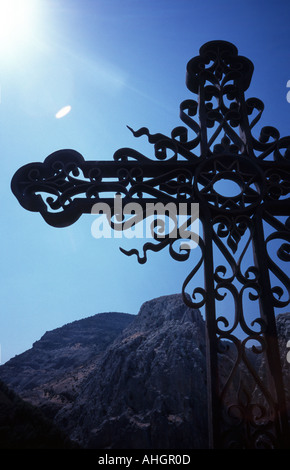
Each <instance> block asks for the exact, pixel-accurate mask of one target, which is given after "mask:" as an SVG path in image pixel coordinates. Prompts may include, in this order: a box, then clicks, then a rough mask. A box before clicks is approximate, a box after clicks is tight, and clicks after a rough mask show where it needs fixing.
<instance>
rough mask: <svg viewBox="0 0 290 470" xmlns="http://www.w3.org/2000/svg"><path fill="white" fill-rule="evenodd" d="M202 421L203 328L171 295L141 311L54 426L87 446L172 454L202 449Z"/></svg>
mask: <svg viewBox="0 0 290 470" xmlns="http://www.w3.org/2000/svg"><path fill="white" fill-rule="evenodd" d="M88 400H90V406H89V408H88V407H87V403H88ZM206 415H207V407H206V377H205V342H204V322H203V320H202V317H201V314H200V313H199V311H193V310H191V309H189V308H187V307H186V306H185V305H184V303H183V300H182V298H181V296H179V295H176V296H169V297H161V298H159V299H155V300H152V301H150V302H146V303H145V304H144V305H143V306H142V308H141V310H140V312H139V314H138V316H137V317H135V319H134V321H133V322H132V323H131V324H130V325H129V326H128V327H127V328H126V330H125V331H124V332H123V333H122V334H121V335H120V337H119V338H117V339H116V341H115V342H114V343H113V344H112V345H111V346H110V347H109V348H108V349H107V351H106V352H105V354H104V355H103V358H102V361H101V362H100V363H99V367H98V369H97V370H95V371H94V372H93V373H92V374H91V375H90V376H89V377H88V379H87V381H86V382H83V384H82V385H81V388H80V393H79V396H78V398H77V399H76V401H75V403H74V405H73V406H72V407H71V409H70V410H69V409H68V408H66V409H63V410H62V411H61V412H60V413H59V414H58V416H57V417H56V420H57V422H58V424H59V425H61V427H62V428H63V429H66V430H67V432H68V433H69V435H71V437H72V438H73V439H76V440H78V441H80V442H82V443H83V444H84V445H87V446H88V447H93V448H110V447H112V448H119V449H120V448H128V447H129V448H155V449H157V448H171V449H173V448H192V447H193V448H194V447H196V448H202V447H205V446H206V440H207V417H206Z"/></svg>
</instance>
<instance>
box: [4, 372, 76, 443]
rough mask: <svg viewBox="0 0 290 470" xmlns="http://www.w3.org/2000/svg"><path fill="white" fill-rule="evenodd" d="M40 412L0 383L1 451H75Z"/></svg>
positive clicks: (64, 436)
mask: <svg viewBox="0 0 290 470" xmlns="http://www.w3.org/2000/svg"><path fill="white" fill-rule="evenodd" d="M75 448H78V445H76V443H73V442H71V441H70V440H69V439H68V438H67V436H66V435H65V434H64V433H63V432H62V431H61V430H59V429H58V428H57V426H56V425H55V424H54V423H52V422H51V421H50V420H49V419H47V418H46V417H45V416H44V415H43V414H42V413H41V412H40V410H39V409H38V408H36V407H34V406H33V405H31V404H29V403H27V402H25V401H24V400H22V399H21V398H20V397H19V396H17V395H16V394H15V393H14V392H13V391H12V390H10V389H8V387H7V386H6V385H5V384H3V382H1V381H0V449H75Z"/></svg>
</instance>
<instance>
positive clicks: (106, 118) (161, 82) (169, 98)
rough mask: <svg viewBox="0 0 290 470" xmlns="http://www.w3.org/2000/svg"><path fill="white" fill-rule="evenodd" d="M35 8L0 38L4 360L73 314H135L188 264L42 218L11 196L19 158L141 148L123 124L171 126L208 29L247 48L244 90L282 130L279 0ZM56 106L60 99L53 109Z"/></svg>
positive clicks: (289, 123)
mask: <svg viewBox="0 0 290 470" xmlns="http://www.w3.org/2000/svg"><path fill="white" fill-rule="evenodd" d="M25 1H26V0H25ZM31 1H32V0H31ZM27 2H28V0H27ZM3 4H5V2H4V1H3ZM0 6H1V1H0ZM33 9H34V10H33V11H32V12H31V15H32V16H31V18H30V21H31V22H30V24H29V28H28V31H27V29H26V30H25V31H23V32H22V33H21V35H19V34H18V31H17V28H18V27H16V26H15V28H14V30H13V31H10V33H9V34H10V36H9V38H10V39H9V40H7V38H6V40H5V38H3V37H1V41H2V44H1V49H0V85H1V104H0V121H1V126H0V150H1V158H2V165H1V174H0V178H1V185H0V191H1V200H0V201H1V209H2V210H1V238H2V243H1V287H0V289H1V294H0V298H1V317H0V344H1V351H2V357H1V362H2V363H3V362H5V361H7V360H8V359H9V358H10V357H13V356H14V355H15V354H19V353H21V352H23V351H24V350H26V349H28V348H30V347H31V346H32V344H33V342H34V341H36V340H37V339H39V338H40V336H42V335H43V334H44V333H45V331H47V330H51V329H53V328H56V327H59V326H62V325H64V324H66V323H69V322H71V321H74V320H77V319H81V318H84V317H87V316H90V315H93V314H95V313H99V312H104V311H123V312H128V313H133V314H135V313H138V310H139V308H140V306H141V304H142V303H143V302H144V301H146V300H148V299H151V298H154V297H158V296H160V295H166V294H171V293H176V292H180V291H181V287H182V282H183V280H184V278H185V276H186V275H187V274H188V272H189V271H190V266H189V265H186V264H185V263H180V262H177V261H174V260H172V259H171V258H170V257H169V255H168V252H167V251H166V250H165V251H164V252H161V253H152V254H151V255H150V256H149V259H148V262H147V264H145V265H139V264H138V263H137V260H136V258H135V257H130V258H129V257H126V256H124V255H123V254H122V253H121V252H120V251H119V248H118V247H119V246H120V245H121V246H123V243H122V241H121V243H120V241H119V240H109V239H103V240H96V239H94V238H93V237H92V235H91V224H92V222H93V220H92V216H90V215H87V216H83V217H82V218H81V219H80V220H79V221H78V222H77V223H75V224H74V225H72V226H70V227H67V228H63V229H56V228H53V227H50V226H49V225H47V224H46V223H45V222H44V220H43V219H42V218H41V216H40V215H39V214H37V213H32V212H28V211H25V210H24V209H23V208H22V207H21V206H20V205H19V203H18V201H17V200H16V199H15V197H14V196H13V195H12V193H11V190H10V181H11V178H12V176H13V174H14V173H15V171H16V170H17V169H18V168H19V167H21V166H22V165H24V164H26V163H29V162H33V161H43V160H44V159H45V158H46V157H47V156H48V155H49V154H50V153H52V152H54V151H56V150H59V149H64V148H72V149H75V150H77V151H78V152H80V153H81V154H82V155H83V156H84V158H85V159H87V160H111V159H112V157H113V154H114V152H115V151H116V150H117V149H118V148H121V147H132V148H135V149H136V150H139V151H141V152H144V153H146V154H147V155H148V156H152V153H150V152H152V149H150V147H149V146H148V145H147V144H146V142H145V141H144V140H142V139H135V138H134V137H133V136H132V134H131V133H130V132H129V130H128V129H127V127H126V126H127V125H129V126H131V127H132V128H133V129H138V128H140V127H142V126H146V127H148V128H149V129H150V130H151V132H152V133H155V132H163V133H165V134H167V135H168V134H170V132H171V130H172V129H173V128H174V127H176V126H177V125H180V124H181V123H180V120H179V104H180V102H181V101H183V100H185V99H187V98H190V97H191V96H192V95H191V93H190V92H189V91H188V90H187V88H186V86H185V70H186V64H187V62H188V61H189V60H190V59H191V58H192V57H194V56H196V55H198V51H199V48H200V47H201V46H202V45H203V44H204V43H205V42H207V41H211V40H216V39H223V40H227V41H230V42H233V43H234V44H235V45H236V46H237V47H238V50H239V53H240V55H244V56H246V57H248V58H249V59H251V60H252V61H253V63H254V66H255V70H254V75H253V79H252V84H251V87H250V89H249V90H248V92H247V97H250V96H254V97H258V98H260V99H261V100H262V101H263V102H264V104H265V111H264V113H263V117H262V125H270V126H274V127H277V128H278V129H279V131H280V133H281V135H282V136H286V135H289V134H290V103H288V102H287V100H286V94H287V91H288V89H287V88H286V84H287V81H288V80H290V46H289V17H290V4H289V3H288V2H287V1H286V0H276V1H275V2H274V1H268V2H261V1H255V0H254V1H253V0H252V1H248V0H246V1H244V2H240V4H239V5H238V4H236V3H235V2H230V1H213V0H208V1H206V2H205V1H199V0H198V1H194V0H166V1H165V0H154V1H153V0H143V1H142V0H141V1H140V0H122V1H119V0H82V1H81V0H50V1H48V0H34V2H33ZM66 105H70V106H71V112H70V113H69V114H68V115H67V116H65V117H64V118H62V119H56V118H55V114H56V112H57V111H58V110H59V109H61V108H62V107H63V106H66ZM126 244H127V241H126ZM127 246H128V244H127ZM131 247H134V244H133V241H132V240H131Z"/></svg>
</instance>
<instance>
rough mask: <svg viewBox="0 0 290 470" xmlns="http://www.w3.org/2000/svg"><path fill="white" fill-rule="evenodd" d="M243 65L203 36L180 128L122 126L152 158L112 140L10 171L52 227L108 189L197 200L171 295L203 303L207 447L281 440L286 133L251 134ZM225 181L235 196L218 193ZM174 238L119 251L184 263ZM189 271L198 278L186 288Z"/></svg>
mask: <svg viewBox="0 0 290 470" xmlns="http://www.w3.org/2000/svg"><path fill="white" fill-rule="evenodd" d="M253 69H254V67H253V64H252V62H251V61H250V60H248V59H247V58H245V57H242V56H239V55H238V50H237V48H236V47H235V46H234V45H233V44H230V43H228V42H225V41H212V42H209V43H206V44H205V45H203V46H202V47H201V48H200V55H199V56H198V57H195V58H193V59H191V60H190V61H189V62H188V64H187V75H186V84H187V87H188V89H189V90H190V91H191V92H193V93H194V94H196V95H198V96H197V100H193V99H187V100H185V101H183V102H182V103H181V105H180V118H181V120H182V121H183V123H184V125H183V126H178V127H176V128H175V129H173V131H172V132H171V135H170V136H166V135H163V134H160V133H157V134H151V133H150V131H149V130H148V129H147V128H141V129H139V130H137V131H134V130H132V129H131V128H129V129H130V131H131V132H132V133H133V135H134V136H135V137H137V138H139V137H141V136H145V137H146V138H147V139H148V141H149V143H151V144H153V146H154V155H155V157H154V158H148V157H146V156H145V155H143V154H141V153H139V152H137V151H136V150H133V149H131V148H122V149H119V150H117V151H116V153H115V154H114V158H113V161H111V162H108V161H90V162H87V161H85V160H84V159H83V157H82V156H81V155H80V154H79V153H77V152H75V151H73V150H61V151H58V152H55V153H53V154H52V155H50V156H49V157H47V158H46V160H45V161H44V163H31V164H28V165H26V166H24V167H22V168H20V169H19V170H18V171H17V172H16V174H15V175H14V177H13V179H12V191H13V193H14V194H15V196H16V197H17V199H18V200H19V202H20V204H21V205H22V206H23V207H24V208H25V209H28V210H30V211H36V212H40V214H41V215H42V216H43V218H44V219H45V220H46V222H47V223H49V224H51V225H53V226H56V227H62V226H67V225H69V224H72V223H74V222H75V221H76V220H77V219H78V218H79V217H80V216H81V214H83V213H90V212H91V210H92V207H93V205H94V204H95V203H96V202H99V201H102V202H106V203H108V204H109V205H110V207H111V208H112V209H113V198H112V197H111V196H110V194H111V193H114V194H117V193H118V194H121V195H122V197H123V201H124V203H126V202H132V201H136V202H138V203H139V204H141V206H142V207H145V205H146V203H147V202H152V200H155V201H160V202H162V203H164V204H165V203H168V202H175V203H180V202H183V203H187V204H192V203H198V204H199V207H200V221H201V223H202V237H200V238H199V240H198V241H199V253H200V256H199V257H197V258H198V259H197V260H196V264H195V266H194V267H193V269H192V271H191V273H189V275H188V276H187V278H186V279H185V281H184V285H183V288H182V292H183V295H184V301H185V302H186V303H187V304H188V305H189V306H191V307H194V308H201V307H205V318H206V333H207V365H208V370H207V377H208V401H209V424H210V426H209V428H210V446H212V447H214V448H228V447H238V448H268V447H270V448H278V447H288V446H289V445H290V440H289V433H288V417H287V412H286V401H285V392H284V384H283V379H282V370H281V361H280V354H279V345H278V338H277V331H276V322H275V310H274V309H275V308H282V307H285V306H287V305H289V303H290V300H289V299H290V282H289V276H288V275H287V274H286V273H287V270H286V269H285V266H284V265H285V263H287V262H289V261H290V196H289V193H290V137H284V138H281V137H280V134H279V132H278V130H277V129H275V128H274V127H269V126H267V127H263V128H262V129H261V131H260V135H259V136H258V137H255V136H254V134H253V133H254V128H255V126H256V125H257V123H258V122H259V120H260V118H261V115H262V112H263V109H264V105H263V103H262V102H261V101H260V100H259V99H256V98H249V99H245V96H244V94H245V92H246V90H247V89H248V87H249V85H250V82H251V77H252V73H253ZM221 182H222V188H221V187H220V186H219V183H221ZM227 182H228V183H231V184H233V185H234V186H235V187H236V191H235V193H234V194H230V195H229V194H226V193H225V191H224V188H225V187H226V184H227ZM223 185H224V187H223ZM175 242H176V240H173V239H172V238H170V237H169V236H165V238H163V239H162V240H161V241H160V240H157V238H156V239H155V241H154V243H146V244H145V245H144V247H143V254H140V253H139V252H138V251H137V250H135V249H132V250H130V251H128V252H126V251H124V250H123V252H124V253H125V254H127V255H133V254H135V255H137V257H138V261H139V262H140V263H144V262H146V260H147V252H148V251H150V250H151V251H155V252H156V251H159V250H161V249H163V248H164V247H169V252H170V255H171V256H172V257H173V258H174V259H177V260H179V261H183V260H185V259H188V258H189V255H190V250H186V249H184V250H181V251H178V250H176V248H175V247H174V243H175ZM273 249H274V250H275V252H273ZM195 255H196V252H195ZM275 256H276V257H275ZM288 269H289V268H288ZM200 270H203V273H204V286H196V285H194V282H195V275H196V273H197V272H198V271H200ZM190 285H193V287H192V288H190ZM188 289H191V292H190V295H188Z"/></svg>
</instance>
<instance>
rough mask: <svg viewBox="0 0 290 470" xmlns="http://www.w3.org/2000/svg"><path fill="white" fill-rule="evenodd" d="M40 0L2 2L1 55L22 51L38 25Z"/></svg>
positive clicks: (1, 0) (0, 19) (0, 14)
mask: <svg viewBox="0 0 290 470" xmlns="http://www.w3.org/2000/svg"><path fill="white" fill-rule="evenodd" d="M37 1H38V0H0V54H1V56H2V58H3V55H5V54H6V53H8V52H12V51H13V50H16V49H19V48H20V49H21V47H22V46H23V44H24V43H25V42H26V40H27V39H29V38H30V37H31V34H32V33H33V30H34V27H35V23H36V10H37Z"/></svg>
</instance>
